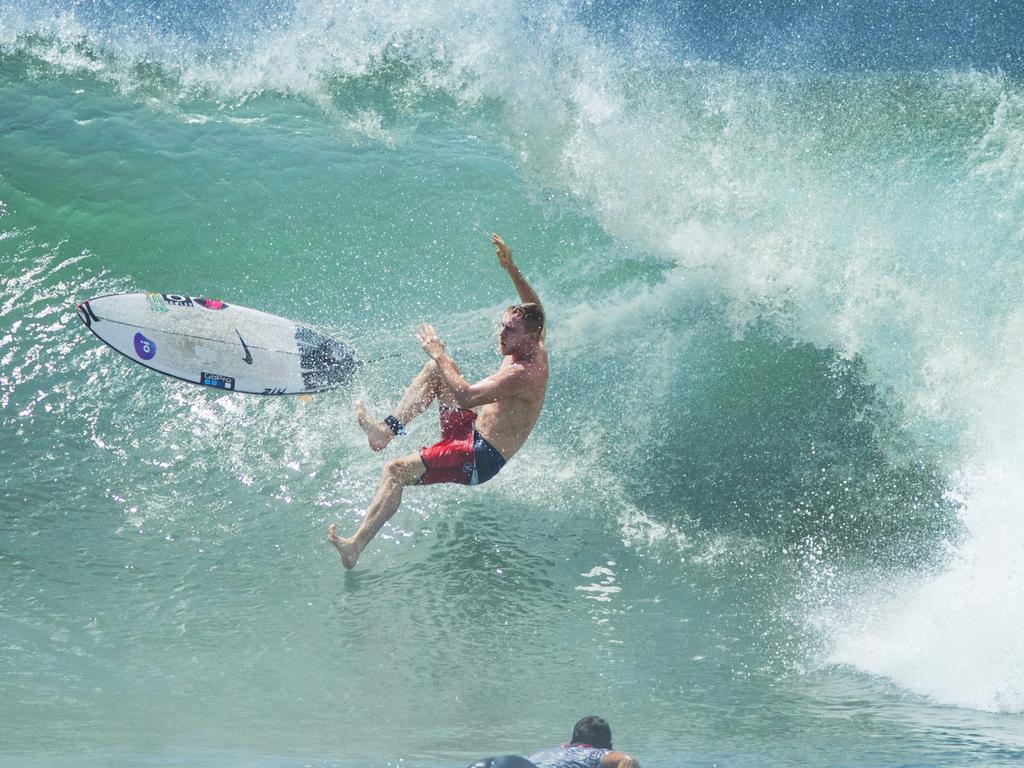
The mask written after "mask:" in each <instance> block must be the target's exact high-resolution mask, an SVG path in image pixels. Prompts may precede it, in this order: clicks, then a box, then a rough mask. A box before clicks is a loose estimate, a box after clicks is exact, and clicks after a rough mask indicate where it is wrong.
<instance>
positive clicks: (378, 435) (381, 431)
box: [349, 400, 394, 567]
mask: <svg viewBox="0 0 1024 768" xmlns="http://www.w3.org/2000/svg"><path fill="white" fill-rule="evenodd" d="M356 420H357V421H358V422H359V427H360V429H362V430H363V432H365V433H366V442H368V443H369V444H370V450H371V451H383V450H384V449H385V448H386V447H387V445H388V443H390V442H391V438H392V437H394V435H393V434H392V433H391V430H390V429H388V426H387V424H385V423H384V422H383V421H374V420H373V419H371V418H370V415H369V414H368V413H367V412H366V406H364V405H363V401H362V400H359V401H358V402H357V403H356ZM349 567H351V566H349Z"/></svg>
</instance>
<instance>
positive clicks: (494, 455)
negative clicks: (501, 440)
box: [469, 429, 505, 485]
mask: <svg viewBox="0 0 1024 768" xmlns="http://www.w3.org/2000/svg"><path fill="white" fill-rule="evenodd" d="M473 454H474V459H475V461H474V467H473V477H472V478H471V479H470V481H469V484H470V485H482V484H483V483H486V482H487V481H488V480H490V479H491V478H492V477H494V476H495V475H496V474H498V472H500V471H501V468H502V467H504V466H505V457H504V456H502V455H501V454H500V453H498V449H497V448H495V447H494V446H493V445H491V444H490V443H489V442H487V440H485V439H484V437H483V435H481V434H480V433H479V432H477V431H476V430H475V429H474V430H473Z"/></svg>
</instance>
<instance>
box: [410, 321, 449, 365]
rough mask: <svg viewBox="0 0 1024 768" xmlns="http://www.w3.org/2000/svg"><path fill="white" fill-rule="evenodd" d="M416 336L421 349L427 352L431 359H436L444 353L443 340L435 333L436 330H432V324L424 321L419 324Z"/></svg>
mask: <svg viewBox="0 0 1024 768" xmlns="http://www.w3.org/2000/svg"><path fill="white" fill-rule="evenodd" d="M416 338H417V339H418V340H419V342H420V345H421V346H422V347H423V351H424V352H426V353H427V355H428V356H429V357H430V359H431V360H437V359H438V358H439V357H441V356H443V355H444V342H443V341H441V337H440V336H438V335H437V331H435V330H434V326H432V325H431V324H430V323H424V324H423V325H421V326H420V330H419V332H418V333H417V334H416Z"/></svg>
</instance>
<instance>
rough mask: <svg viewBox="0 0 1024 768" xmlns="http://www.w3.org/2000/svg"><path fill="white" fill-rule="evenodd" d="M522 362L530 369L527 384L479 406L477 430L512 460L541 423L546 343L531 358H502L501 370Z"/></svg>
mask: <svg viewBox="0 0 1024 768" xmlns="http://www.w3.org/2000/svg"><path fill="white" fill-rule="evenodd" d="M514 365H521V366H523V369H524V371H525V372H526V373H527V375H526V377H524V382H523V386H521V387H519V388H517V390H516V391H515V392H514V393H513V394H512V395H511V396H509V397H505V398H503V399H501V400H499V401H497V402H495V403H488V404H487V405H484V406H482V407H481V408H479V409H478V417H477V421H476V429H477V431H478V432H479V433H480V434H481V435H483V437H484V438H485V439H486V440H487V442H489V443H490V444H491V445H493V446H494V447H495V448H496V449H497V450H498V453H500V454H501V455H502V457H503V458H504V459H505V460H506V461H508V460H509V459H511V458H512V456H513V455H514V454H515V453H516V452H518V451H519V449H520V448H522V446H523V443H525V442H526V438H527V437H529V436H530V432H531V431H532V430H533V425H534V424H536V423H537V419H538V417H539V416H540V412H541V408H542V407H543V406H544V395H545V393H546V392H547V387H548V353H547V349H546V348H545V347H544V345H543V344H540V345H539V346H538V347H537V350H536V352H535V353H534V354H533V355H532V357H531V359H530V360H528V361H526V362H517V361H516V360H515V359H514V358H513V357H512V356H511V355H508V356H506V357H505V358H504V359H503V360H502V361H501V367H500V368H499V369H498V370H499V371H504V370H506V369H507V368H509V367H510V366H514Z"/></svg>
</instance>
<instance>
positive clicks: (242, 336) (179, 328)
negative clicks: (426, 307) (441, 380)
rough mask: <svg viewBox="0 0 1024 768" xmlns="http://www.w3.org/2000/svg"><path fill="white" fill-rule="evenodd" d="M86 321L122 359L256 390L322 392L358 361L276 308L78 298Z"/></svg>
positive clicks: (146, 296) (177, 299)
mask: <svg viewBox="0 0 1024 768" xmlns="http://www.w3.org/2000/svg"><path fill="white" fill-rule="evenodd" d="M78 316H79V317H80V318H81V320H82V322H83V323H85V325H86V327H87V328H88V329H89V330H90V331H92V332H93V333H94V334H96V335H97V336H98V337H99V338H100V339H102V340H103V341H104V342H105V343H106V344H108V345H109V346H111V347H113V348H114V349H116V350H117V351H118V352H120V353H121V354H122V355H124V356H125V357H127V358H129V359H130V360H132V361H134V362H136V363H139V364H140V365H144V366H146V367H147V368H152V369H153V370H154V371H159V372H160V373H163V374H165V375H167V376H173V377H175V378H177V379H181V380H182V381H188V382H191V383H192V384H202V385H205V386H208V387H216V388H217V389H226V390H231V391H234V392H248V393H252V394H257V395H296V394H307V393H312V392H323V391H325V390H328V389H335V388H336V387H340V386H344V385H345V384H348V383H349V382H350V381H351V380H352V378H353V376H355V374H356V372H357V371H358V370H359V367H360V366H361V365H362V362H361V361H360V360H359V359H358V358H357V357H356V355H355V352H354V351H353V350H352V348H351V347H349V346H348V345H347V344H345V343H344V342H341V341H338V340H336V339H332V338H331V337H330V336H326V335H325V334H323V333H321V332H320V331H316V330H314V329H312V328H309V327H307V326H304V325H300V324H298V323H295V322H293V321H291V320H286V319H285V318H283V317H278V316H277V315H270V314H267V313H266V312H260V311H258V310H255V309H248V308H246V307H240V306H238V305H237V304H228V303H226V302H223V301H220V300H219V299H203V298H198V297H195V296H183V295H180V294H175V293H152V292H150V293H118V294H111V295H108V296H99V297H97V298H95V299H89V300H88V301H83V302H82V303H81V304H79V305H78Z"/></svg>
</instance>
